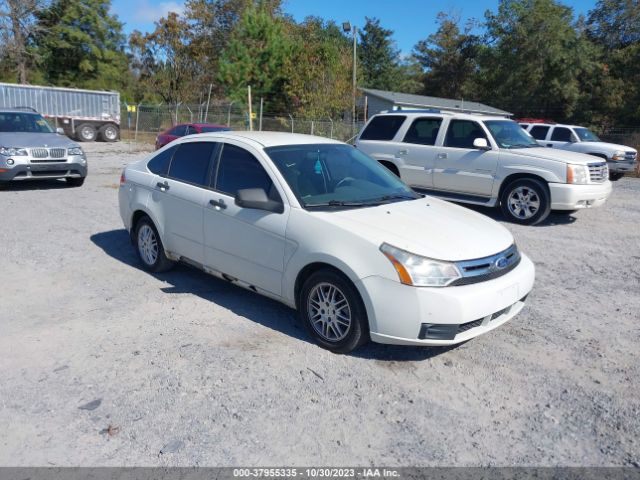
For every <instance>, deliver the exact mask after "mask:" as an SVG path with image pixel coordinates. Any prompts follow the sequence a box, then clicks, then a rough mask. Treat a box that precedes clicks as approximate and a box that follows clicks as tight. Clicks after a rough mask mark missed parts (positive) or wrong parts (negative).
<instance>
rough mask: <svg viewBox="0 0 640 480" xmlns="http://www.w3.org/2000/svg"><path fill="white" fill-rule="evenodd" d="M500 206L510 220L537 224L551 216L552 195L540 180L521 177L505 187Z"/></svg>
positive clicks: (524, 223)
mask: <svg viewBox="0 0 640 480" xmlns="http://www.w3.org/2000/svg"><path fill="white" fill-rule="evenodd" d="M500 207H501V208H502V213H503V214H504V216H505V217H507V219H508V220H510V221H512V222H515V223H520V224H522V225H535V224H536V223H540V222H542V221H543V220H544V219H545V218H547V217H548V216H549V212H551V195H550V194H549V189H548V188H547V186H546V185H545V184H544V183H543V182H541V181H540V180H536V179H534V178H521V179H518V180H514V181H513V182H511V183H509V184H508V185H507V186H506V187H505V189H504V190H503V192H502V196H501V198H500Z"/></svg>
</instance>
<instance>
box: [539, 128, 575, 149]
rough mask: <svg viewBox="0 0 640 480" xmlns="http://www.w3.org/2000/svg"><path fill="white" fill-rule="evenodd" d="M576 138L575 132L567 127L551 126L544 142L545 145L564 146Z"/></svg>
mask: <svg viewBox="0 0 640 480" xmlns="http://www.w3.org/2000/svg"><path fill="white" fill-rule="evenodd" d="M577 140H578V139H577V138H576V136H575V134H574V133H573V132H572V131H571V129H570V128H567V127H553V128H552V129H551V135H550V136H549V137H548V140H547V141H546V142H545V143H544V145H545V146H546V147H552V148H566V147H567V146H569V145H571V144H572V143H573V142H576V141H577Z"/></svg>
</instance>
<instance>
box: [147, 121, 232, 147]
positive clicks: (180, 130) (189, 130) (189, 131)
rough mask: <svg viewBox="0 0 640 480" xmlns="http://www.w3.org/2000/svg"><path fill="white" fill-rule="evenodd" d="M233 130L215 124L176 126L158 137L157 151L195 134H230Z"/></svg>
mask: <svg viewBox="0 0 640 480" xmlns="http://www.w3.org/2000/svg"><path fill="white" fill-rule="evenodd" d="M229 130H231V129H230V128H229V127H227V126H226V125H216V124H215V123H181V124H180V125H175V126H173V127H171V128H169V129H167V130H165V131H164V132H162V133H160V134H159V135H158V136H157V137H156V150H158V149H159V148H162V147H164V146H165V145H166V144H167V143H171V142H173V141H174V140H175V139H176V138H179V137H184V136H185V135H193V134H195V133H207V132H228V131H229Z"/></svg>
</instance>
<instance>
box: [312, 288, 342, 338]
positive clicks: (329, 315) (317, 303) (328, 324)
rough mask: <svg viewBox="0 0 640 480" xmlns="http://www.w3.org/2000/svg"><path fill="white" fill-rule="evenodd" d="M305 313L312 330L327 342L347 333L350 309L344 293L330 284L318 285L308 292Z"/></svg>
mask: <svg viewBox="0 0 640 480" xmlns="http://www.w3.org/2000/svg"><path fill="white" fill-rule="evenodd" d="M308 298H309V299H308V302H307V312H308V315H309V321H310V322H311V325H312V326H313V329H314V330H315V331H316V333H318V335H320V336H321V337H322V338H323V339H325V340H327V341H329V342H339V341H340V340H342V339H344V338H345V337H346V336H347V334H348V333H349V328H350V327H351V307H350V306H349V302H348V301H347V298H346V296H345V295H344V293H343V292H342V291H341V290H340V289H339V288H338V287H336V286H335V285H333V284H331V283H326V282H323V283H319V284H318V285H316V286H315V287H313V289H312V290H311V291H310V292H309V297H308Z"/></svg>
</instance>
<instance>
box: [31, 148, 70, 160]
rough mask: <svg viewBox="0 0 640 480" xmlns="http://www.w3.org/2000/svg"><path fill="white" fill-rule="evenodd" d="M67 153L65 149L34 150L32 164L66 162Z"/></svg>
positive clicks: (32, 150)
mask: <svg viewBox="0 0 640 480" xmlns="http://www.w3.org/2000/svg"><path fill="white" fill-rule="evenodd" d="M66 153H67V151H66V149H64V148H32V149H31V157H32V159H33V160H31V162H32V163H43V162H61V161H62V162H64V161H65V158H64V157H65V154H66Z"/></svg>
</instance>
